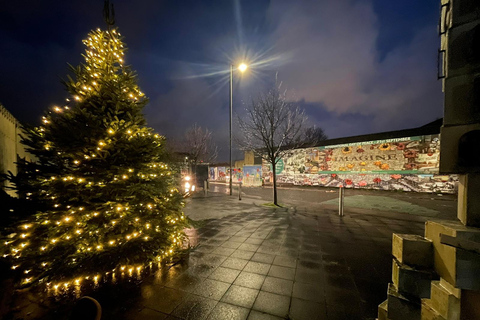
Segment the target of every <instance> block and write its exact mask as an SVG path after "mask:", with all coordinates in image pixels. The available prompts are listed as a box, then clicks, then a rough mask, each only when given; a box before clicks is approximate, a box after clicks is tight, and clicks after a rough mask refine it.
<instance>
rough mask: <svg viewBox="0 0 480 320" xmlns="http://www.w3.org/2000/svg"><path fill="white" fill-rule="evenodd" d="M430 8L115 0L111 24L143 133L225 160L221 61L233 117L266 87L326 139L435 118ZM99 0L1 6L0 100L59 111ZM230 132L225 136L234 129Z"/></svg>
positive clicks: (27, 117)
mask: <svg viewBox="0 0 480 320" xmlns="http://www.w3.org/2000/svg"><path fill="white" fill-rule="evenodd" d="M437 2H438V1H435V0H425V1H421V2H419V1H418V0H404V1H402V2H398V1H385V0H336V1H329V0H321V1H320V0H315V1H314V0H299V1H290V0H275V1H268V0H242V1H238V0H232V1H224V0H210V1H194V0H184V1H166V0H141V1H140V0H139V1H136V2H132V1H127V0H115V1H114V3H115V11H116V20H117V24H118V25H119V27H120V31H121V32H122V34H123V35H124V36H125V40H126V43H127V46H128V47H129V51H128V53H127V56H126V59H127V62H128V63H129V64H131V65H132V67H133V69H134V70H137V72H138V76H139V84H140V86H141V88H142V90H143V91H144V92H145V93H146V94H147V96H148V97H149V98H150V104H149V105H148V106H147V108H146V109H145V114H146V117H147V121H148V123H149V125H151V126H153V127H154V128H155V129H156V130H157V131H159V132H161V133H162V134H165V135H166V136H167V137H169V138H177V139H178V138H179V137H181V136H182V135H183V133H184V132H185V130H186V128H188V127H189V126H191V125H193V124H194V123H197V124H198V125H200V126H202V127H208V128H209V129H210V130H211V131H213V134H214V137H215V140H216V142H217V143H218V144H219V146H220V147H221V149H222V150H223V151H222V152H221V153H220V160H226V159H227V158H228V106H229V98H228V95H229V91H228V79H229V73H228V71H229V64H230V63H237V62H238V61H240V60H242V59H247V60H248V61H249V62H250V63H253V65H252V66H251V69H250V70H249V72H248V73H247V74H245V75H244V76H243V77H242V76H240V74H238V73H235V74H234V82H235V83H234V110H235V113H237V114H239V116H242V115H243V109H244V107H245V105H248V103H249V102H250V99H251V97H252V96H255V95H256V93H257V92H258V91H261V90H263V89H265V88H268V86H270V85H272V84H273V83H274V82H275V74H276V72H278V75H279V79H280V80H281V81H282V82H283V85H284V87H286V88H288V89H289V92H290V93H291V98H292V99H294V100H297V101H298V102H299V104H300V105H302V106H304V107H305V108H306V110H307V113H308V114H309V116H310V124H312V125H313V124H316V125H320V126H321V127H323V128H324V129H325V131H326V133H327V134H328V135H329V136H330V137H332V138H333V137H340V136H350V135H357V134H365V133H372V132H379V131H387V130H395V129H403V128H410V127H415V126H419V125H422V124H425V123H427V122H429V121H432V120H434V119H435V118H437V117H440V116H441V115H442V93H441V84H440V83H439V82H437V81H436V77H435V76H436V69H435V68H436V65H435V64H436V49H437V47H438V38H437V34H436V28H435V24H436V15H437V10H438V3H437ZM102 7H103V2H102V1H98V0H83V1H80V0H71V1H58V0H44V1H26V2H22V3H19V2H14V1H10V2H6V3H4V4H2V8H1V9H0V38H1V39H2V41H1V42H0V61H1V63H0V74H1V76H0V102H1V103H3V104H4V105H5V107H6V108H7V109H9V110H10V111H11V112H12V113H13V114H14V115H15V116H16V117H17V118H19V119H20V120H21V121H29V122H38V120H39V119H40V115H41V113H42V111H43V110H45V109H46V108H47V107H49V106H51V105H53V104H59V103H61V102H62V101H63V100H64V98H66V92H65V91H64V88H63V86H62V85H61V83H60V81H59V79H60V78H63V77H65V76H66V74H67V72H68V69H67V65H66V63H67V62H68V63H71V64H73V65H76V64H78V63H80V62H81V56H80V54H81V53H82V52H83V50H84V49H83V46H82V43H81V40H82V39H83V38H85V37H86V35H87V33H88V31H89V30H90V29H95V28H97V27H103V26H104V23H103V20H102ZM235 131H236V130H235V128H234V132H235Z"/></svg>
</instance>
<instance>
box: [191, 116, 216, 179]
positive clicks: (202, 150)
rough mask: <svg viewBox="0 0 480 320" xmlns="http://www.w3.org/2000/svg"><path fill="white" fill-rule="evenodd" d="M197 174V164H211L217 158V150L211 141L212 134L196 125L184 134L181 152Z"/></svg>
mask: <svg viewBox="0 0 480 320" xmlns="http://www.w3.org/2000/svg"><path fill="white" fill-rule="evenodd" d="M182 151H183V152H184V153H185V154H187V155H188V158H189V160H190V163H191V164H193V166H194V168H195V169H194V171H195V173H196V172H197V164H198V163H199V162H206V163H208V162H213V161H215V159H216V158H217V155H218V148H217V146H216V145H215V143H214V142H213V141H212V132H211V131H210V130H208V129H207V128H205V129H203V128H202V127H200V126H198V125H197V124H196V123H195V124H194V125H193V126H192V127H190V128H188V129H187V131H186V132H185V140H184V144H183V150H182Z"/></svg>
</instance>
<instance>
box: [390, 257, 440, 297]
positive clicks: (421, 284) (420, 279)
mask: <svg viewBox="0 0 480 320" xmlns="http://www.w3.org/2000/svg"><path fill="white" fill-rule="evenodd" d="M435 277H436V275H435V272H434V271H433V270H418V269H415V268H412V267H410V266H408V265H406V264H403V263H400V262H399V261H398V260H397V259H393V263H392V282H393V284H394V285H395V287H396V288H397V289H398V292H400V293H401V294H403V295H405V296H407V297H415V298H430V284H431V281H432V279H434V278H435Z"/></svg>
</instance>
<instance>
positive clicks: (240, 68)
mask: <svg viewBox="0 0 480 320" xmlns="http://www.w3.org/2000/svg"><path fill="white" fill-rule="evenodd" d="M247 68H248V66H247V65H246V64H245V63H242V64H240V65H239V66H238V70H240V72H244V71H245V70H247Z"/></svg>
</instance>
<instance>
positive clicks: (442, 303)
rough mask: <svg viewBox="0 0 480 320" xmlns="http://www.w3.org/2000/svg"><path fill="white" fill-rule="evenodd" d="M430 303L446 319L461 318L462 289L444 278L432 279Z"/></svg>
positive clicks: (454, 319)
mask: <svg viewBox="0 0 480 320" xmlns="http://www.w3.org/2000/svg"><path fill="white" fill-rule="evenodd" d="M429 305H430V306H431V307H432V308H434V309H435V310H436V311H437V312H438V313H439V314H440V315H441V316H442V317H443V318H445V319H446V320H460V290H459V289H455V288H454V287H453V286H452V285H450V284H449V283H448V282H447V281H445V280H444V279H441V280H440V281H432V288H431V294H430V301H429Z"/></svg>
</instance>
